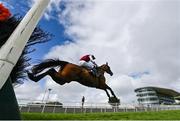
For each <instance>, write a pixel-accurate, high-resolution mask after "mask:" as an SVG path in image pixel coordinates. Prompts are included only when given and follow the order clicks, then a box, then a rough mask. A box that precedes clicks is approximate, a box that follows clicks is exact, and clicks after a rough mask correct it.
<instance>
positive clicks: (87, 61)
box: [79, 55, 97, 76]
mask: <svg viewBox="0 0 180 121" xmlns="http://www.w3.org/2000/svg"><path fill="white" fill-rule="evenodd" d="M95 59H96V58H95V57H94V55H84V56H82V57H81V58H80V60H79V65H80V66H82V67H86V68H87V69H89V70H91V72H92V74H93V75H95V76H97V70H96V67H97V64H96V63H95V61H94V60H95Z"/></svg>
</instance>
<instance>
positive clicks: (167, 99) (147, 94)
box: [135, 87, 180, 106]
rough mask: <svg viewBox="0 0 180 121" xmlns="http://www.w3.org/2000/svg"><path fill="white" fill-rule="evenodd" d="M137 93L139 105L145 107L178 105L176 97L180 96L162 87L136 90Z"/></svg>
mask: <svg viewBox="0 0 180 121" xmlns="http://www.w3.org/2000/svg"><path fill="white" fill-rule="evenodd" d="M135 92H136V93H137V95H136V96H137V98H138V99H137V100H138V102H139V104H141V105H144V106H151V105H159V104H165V105H172V104H176V101H175V97H178V96H180V93H179V92H176V91H174V90H172V89H167V88H160V87H141V88H137V89H135Z"/></svg>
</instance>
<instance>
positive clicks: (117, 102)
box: [108, 97, 120, 106]
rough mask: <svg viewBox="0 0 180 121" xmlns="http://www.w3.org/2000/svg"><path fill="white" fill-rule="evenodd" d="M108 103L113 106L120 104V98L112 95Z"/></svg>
mask: <svg viewBox="0 0 180 121" xmlns="http://www.w3.org/2000/svg"><path fill="white" fill-rule="evenodd" d="M108 103H109V104H111V105H113V106H117V105H120V100H119V99H118V98H116V97H110V98H109V101H108Z"/></svg>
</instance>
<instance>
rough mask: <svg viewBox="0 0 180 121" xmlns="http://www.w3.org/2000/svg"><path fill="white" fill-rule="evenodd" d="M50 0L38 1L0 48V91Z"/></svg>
mask: <svg viewBox="0 0 180 121" xmlns="http://www.w3.org/2000/svg"><path fill="white" fill-rule="evenodd" d="M49 1H50V0H38V1H36V3H35V4H34V5H33V7H32V8H31V9H30V10H29V11H28V13H27V14H26V15H25V17H24V18H23V19H22V21H21V22H20V23H19V25H18V26H17V28H16V29H15V30H14V32H13V33H12V35H11V36H10V37H9V39H8V40H7V42H6V43H5V44H4V45H3V46H2V47H1V48H0V89H1V88H2V87H3V85H4V83H5V82H6V80H7V79H8V77H9V75H10V73H11V71H12V69H13V67H14V66H15V65H16V63H17V61H18V59H19V57H20V55H21V54H22V51H23V49H24V47H25V45H26V43H27V41H28V39H29V38H30V36H31V34H32V32H33V30H34V29H35V27H36V25H37V23H38V21H39V20H40V18H41V16H42V15H43V12H44V11H45V8H46V7H47V5H48V3H49Z"/></svg>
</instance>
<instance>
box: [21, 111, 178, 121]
mask: <svg viewBox="0 0 180 121" xmlns="http://www.w3.org/2000/svg"><path fill="white" fill-rule="evenodd" d="M21 116H22V119H24V120H33V119H35V120H180V110H176V111H173V110H172V111H159V112H118V113H84V114H83V113H78V114H63V113H55V114H54V113H44V114H41V113H22V115H21Z"/></svg>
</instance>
